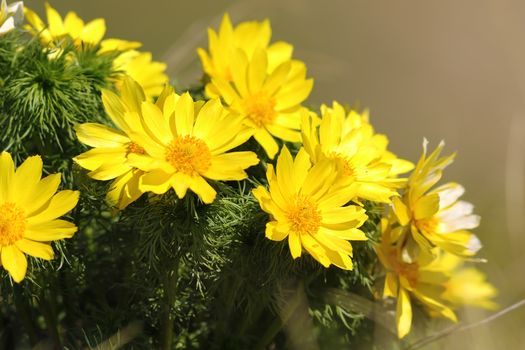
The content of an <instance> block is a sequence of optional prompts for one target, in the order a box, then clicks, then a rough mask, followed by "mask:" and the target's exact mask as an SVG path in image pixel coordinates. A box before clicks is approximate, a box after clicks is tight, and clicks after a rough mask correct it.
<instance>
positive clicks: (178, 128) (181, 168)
mask: <svg viewBox="0 0 525 350" xmlns="http://www.w3.org/2000/svg"><path fill="white" fill-rule="evenodd" d="M159 100H160V101H161V104H159V103H157V104H153V103H151V102H148V101H145V102H142V104H141V105H140V108H141V111H142V115H141V118H142V125H143V127H144V132H132V133H131V139H132V140H133V142H134V143H135V144H136V145H138V146H139V147H141V148H142V149H144V153H143V154H138V153H132V154H129V155H128V160H129V161H128V163H129V165H131V166H133V167H136V168H138V169H140V170H142V171H144V172H145V173H144V175H142V176H141V177H140V182H139V188H140V189H141V190H142V191H151V192H154V193H157V194H162V193H165V192H166V191H168V190H169V189H170V188H173V189H174V190H175V192H176V194H177V195H178V196H179V198H182V197H184V196H185V195H186V192H187V190H188V189H190V190H192V191H193V192H195V193H196V194H197V195H198V196H199V197H200V198H201V199H202V201H203V202H204V203H211V202H213V200H214V199H215V196H216V191H215V190H214V189H213V187H212V186H211V185H210V184H209V183H208V182H207V181H206V179H210V180H222V181H232V180H233V181H236V180H242V179H245V178H246V177H247V174H246V172H245V171H244V170H245V169H246V168H248V167H250V166H252V165H255V164H257V163H258V162H259V160H258V159H257V156H256V155H255V153H253V152H248V151H242V152H241V151H239V152H228V151H230V150H231V149H233V148H235V147H237V146H239V145H241V144H243V143H244V142H246V140H247V139H248V138H250V136H251V131H250V129H249V128H247V127H246V126H244V125H243V123H242V117H241V116H234V115H231V113H230V112H228V111H227V110H226V109H224V107H223V106H222V104H221V102H220V101H219V100H218V99H213V100H210V101H208V102H203V101H197V102H194V101H193V99H192V98H191V96H190V95H189V94H188V93H185V94H183V95H180V96H179V95H177V94H176V93H174V92H171V93H168V94H163V96H162V99H159Z"/></svg>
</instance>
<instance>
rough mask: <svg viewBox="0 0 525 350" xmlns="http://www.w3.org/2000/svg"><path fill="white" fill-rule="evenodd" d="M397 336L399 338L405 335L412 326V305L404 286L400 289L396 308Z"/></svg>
mask: <svg viewBox="0 0 525 350" xmlns="http://www.w3.org/2000/svg"><path fill="white" fill-rule="evenodd" d="M396 322H397V336H398V337H399V339H401V338H403V337H405V336H406V335H407V334H408V332H410V328H411V327H412V306H411V305H410V297H409V296H408V292H407V291H406V290H405V289H404V288H400V289H399V295H398V297H397V308H396Z"/></svg>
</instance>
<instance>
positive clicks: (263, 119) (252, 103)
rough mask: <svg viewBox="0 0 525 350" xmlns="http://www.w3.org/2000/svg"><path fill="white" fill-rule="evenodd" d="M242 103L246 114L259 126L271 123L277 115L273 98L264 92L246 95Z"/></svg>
mask: <svg viewBox="0 0 525 350" xmlns="http://www.w3.org/2000/svg"><path fill="white" fill-rule="evenodd" d="M243 103H244V110H245V111H246V114H247V115H248V117H249V118H250V119H251V120H252V121H253V122H254V123H255V125H257V127H259V128H260V127H263V126H265V125H266V124H269V123H271V122H272V121H273V120H274V119H275V117H276V116H277V112H276V111H275V100H274V99H273V98H271V97H269V96H267V95H265V94H262V93H258V94H255V95H252V96H248V97H246V98H245V100H244V102H243Z"/></svg>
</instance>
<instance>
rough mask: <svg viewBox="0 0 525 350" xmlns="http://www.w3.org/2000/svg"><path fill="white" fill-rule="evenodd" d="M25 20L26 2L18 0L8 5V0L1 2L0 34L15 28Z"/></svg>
mask: <svg viewBox="0 0 525 350" xmlns="http://www.w3.org/2000/svg"><path fill="white" fill-rule="evenodd" d="M23 20H24V3H23V2H22V1H17V2H14V3H12V4H11V5H9V6H8V5H7V2H6V0H2V1H1V2H0V35H2V34H5V33H7V32H10V31H11V30H13V29H14V28H15V27H16V26H17V25H19V24H20V23H21V22H22V21H23Z"/></svg>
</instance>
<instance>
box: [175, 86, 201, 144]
mask: <svg viewBox="0 0 525 350" xmlns="http://www.w3.org/2000/svg"><path fill="white" fill-rule="evenodd" d="M194 113H195V111H194V108H193V99H192V98H191V96H190V94H189V93H184V94H182V95H181V97H180V98H179V100H178V101H177V105H176V107H175V119H174V121H175V125H176V127H173V126H172V132H173V134H175V133H176V135H177V136H184V135H192V134H193V122H194ZM172 125H173V124H172Z"/></svg>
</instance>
